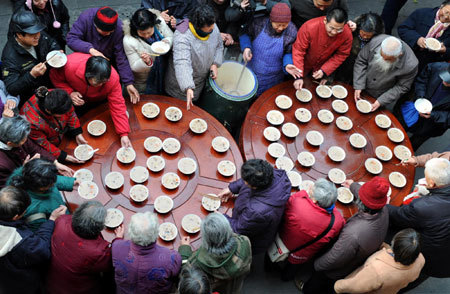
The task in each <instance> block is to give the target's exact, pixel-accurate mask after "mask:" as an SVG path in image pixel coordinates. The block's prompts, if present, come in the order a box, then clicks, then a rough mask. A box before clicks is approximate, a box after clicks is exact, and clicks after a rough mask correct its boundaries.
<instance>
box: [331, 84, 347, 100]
mask: <svg viewBox="0 0 450 294" xmlns="http://www.w3.org/2000/svg"><path fill="white" fill-rule="evenodd" d="M331 91H332V92H333V96H334V97H336V98H338V99H344V98H345V97H347V95H348V91H347V89H346V88H344V87H343V86H341V85H335V86H333V87H331Z"/></svg>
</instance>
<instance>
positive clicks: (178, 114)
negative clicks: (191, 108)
mask: <svg viewBox="0 0 450 294" xmlns="http://www.w3.org/2000/svg"><path fill="white" fill-rule="evenodd" d="M164 114H165V116H166V118H167V119H168V120H169V121H172V122H177V121H179V120H180V119H181V118H182V117H183V112H182V111H181V109H179V108H178V107H175V106H170V107H168V108H167V109H166V111H165V112H164Z"/></svg>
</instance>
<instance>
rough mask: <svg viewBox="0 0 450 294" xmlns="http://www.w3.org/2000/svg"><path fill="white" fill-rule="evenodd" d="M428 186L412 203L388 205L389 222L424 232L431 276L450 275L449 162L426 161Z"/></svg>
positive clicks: (422, 238)
mask: <svg viewBox="0 0 450 294" xmlns="http://www.w3.org/2000/svg"><path fill="white" fill-rule="evenodd" d="M425 180H426V183H427V184H426V188H427V189H428V190H429V191H430V193H429V194H428V195H426V196H422V197H421V198H418V199H414V200H413V201H412V202H411V203H410V204H409V205H403V206H401V207H396V206H392V205H388V208H389V219H390V222H391V223H392V224H393V225H394V226H396V227H398V228H409V227H411V228H413V229H415V230H417V231H418V232H419V233H420V234H421V241H422V253H423V255H424V256H425V260H426V264H425V267H424V269H423V272H424V273H425V274H427V275H429V276H432V277H438V278H443V277H450V269H449V267H448V266H447V265H448V263H450V255H449V254H448V248H449V246H450V226H449V225H448V224H449V222H450V185H449V184H450V162H449V161H448V160H447V159H444V158H433V159H431V160H429V161H428V162H427V163H426V164H425Z"/></svg>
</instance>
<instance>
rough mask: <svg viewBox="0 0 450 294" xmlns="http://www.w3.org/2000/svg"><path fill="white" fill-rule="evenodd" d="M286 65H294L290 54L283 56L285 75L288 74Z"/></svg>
mask: <svg viewBox="0 0 450 294" xmlns="http://www.w3.org/2000/svg"><path fill="white" fill-rule="evenodd" d="M288 64H294V61H293V60H292V53H287V54H284V55H283V72H284V74H285V75H287V74H288V72H287V71H286V65H288Z"/></svg>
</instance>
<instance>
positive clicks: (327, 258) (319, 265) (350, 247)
mask: <svg viewBox="0 0 450 294" xmlns="http://www.w3.org/2000/svg"><path fill="white" fill-rule="evenodd" d="M356 237H357V236H350V235H349V234H346V232H344V231H343V232H341V234H340V236H339V238H338V240H337V241H336V243H334V245H333V247H332V248H331V249H330V250H328V251H327V252H326V253H325V254H324V255H322V256H320V257H319V258H317V259H316V261H315V262H314V268H315V270H316V271H326V270H332V269H336V268H340V267H342V266H343V265H345V264H348V263H349V261H350V260H352V258H354V257H355V256H356V253H357V243H356V240H354V238H356Z"/></svg>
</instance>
